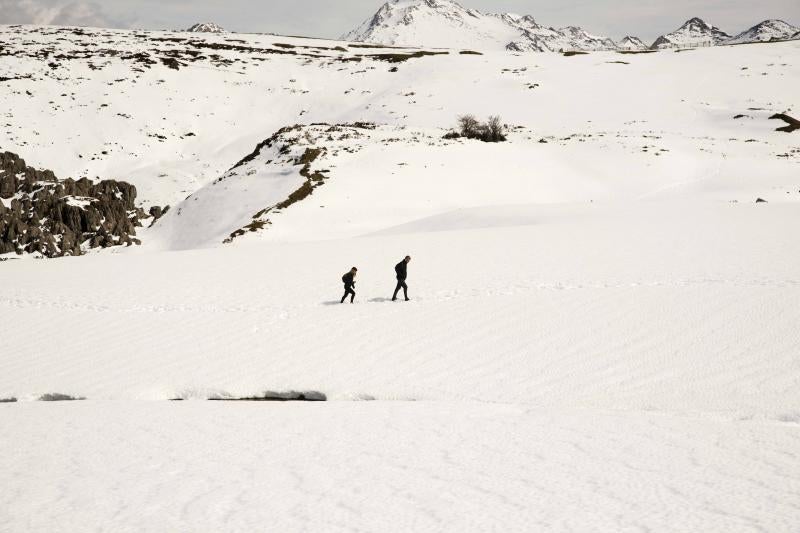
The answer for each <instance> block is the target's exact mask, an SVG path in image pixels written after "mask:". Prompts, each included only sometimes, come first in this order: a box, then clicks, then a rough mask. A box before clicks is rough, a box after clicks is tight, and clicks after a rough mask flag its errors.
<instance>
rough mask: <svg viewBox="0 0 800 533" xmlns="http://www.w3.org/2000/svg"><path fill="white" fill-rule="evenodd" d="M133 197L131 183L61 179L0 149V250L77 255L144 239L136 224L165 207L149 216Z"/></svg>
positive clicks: (52, 255)
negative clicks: (137, 231)
mask: <svg viewBox="0 0 800 533" xmlns="http://www.w3.org/2000/svg"><path fill="white" fill-rule="evenodd" d="M135 200H136V187H134V186H133V185H131V184H129V183H125V182H123V181H115V180H103V181H100V182H93V181H91V180H88V179H86V178H82V179H79V180H77V181H76V180H73V179H65V180H60V179H58V178H57V177H56V176H55V175H54V174H53V173H52V172H51V171H49V170H36V169H34V168H31V167H29V166H27V165H26V164H25V161H24V160H23V159H21V158H20V157H19V156H18V155H16V154H13V153H11V152H4V153H3V152H0V254H7V253H12V252H13V253H16V254H20V255H21V254H24V253H37V252H38V253H40V254H42V255H43V256H45V257H61V256H66V255H72V256H77V255H81V254H83V253H84V250H85V249H86V248H98V247H101V248H107V247H109V246H121V245H126V246H130V245H132V244H140V241H139V240H138V239H136V238H135V236H136V228H137V227H140V226H141V225H142V221H143V220H144V219H147V218H152V217H153V215H155V214H160V212H161V210H160V209H152V210H151V213H153V214H152V215H148V214H147V213H145V212H144V211H143V210H142V209H141V208H139V207H136V205H135Z"/></svg>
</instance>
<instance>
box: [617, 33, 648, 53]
mask: <svg viewBox="0 0 800 533" xmlns="http://www.w3.org/2000/svg"><path fill="white" fill-rule="evenodd" d="M617 47H618V48H619V49H620V50H646V49H647V45H646V44H644V41H642V40H641V39H639V38H638V37H633V36H631V35H626V36H625V37H624V38H623V39H622V40H621V41H620V42H619V43H617Z"/></svg>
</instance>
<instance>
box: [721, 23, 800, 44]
mask: <svg viewBox="0 0 800 533" xmlns="http://www.w3.org/2000/svg"><path fill="white" fill-rule="evenodd" d="M798 33H800V28H796V27H794V26H792V25H791V24H789V23H787V22H784V21H782V20H776V19H772V20H765V21H764V22H761V23H759V24H756V25H755V26H753V27H752V28H750V29H749V30H747V31H743V32H742V33H740V34H739V35H737V36H736V37H734V38H732V39H730V40H729V41H727V43H726V44H728V43H730V44H740V43H757V42H764V41H785V40H787V39H792V38H795V37H797V34H798Z"/></svg>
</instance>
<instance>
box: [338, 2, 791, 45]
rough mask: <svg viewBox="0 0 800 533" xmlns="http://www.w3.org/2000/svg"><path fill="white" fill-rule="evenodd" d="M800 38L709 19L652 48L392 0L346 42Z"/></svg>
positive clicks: (781, 29)
mask: <svg viewBox="0 0 800 533" xmlns="http://www.w3.org/2000/svg"><path fill="white" fill-rule="evenodd" d="M797 38H800V28H797V27H794V26H792V25H790V24H788V23H786V22H784V21H781V20H775V19H772V20H765V21H763V22H761V23H759V24H758V25H756V26H754V27H753V28H750V29H749V30H747V31H745V32H742V33H741V34H739V35H737V36H736V37H731V36H730V35H728V34H727V33H725V32H724V31H722V30H721V29H719V28H717V27H716V26H713V25H712V24H709V23H708V22H706V21H705V20H704V19H702V18H700V17H692V18H690V19H688V20H687V21H686V22H684V23H683V24H682V25H681V26H680V27H679V28H678V29H676V30H675V31H673V32H671V33H668V34H665V35H662V36H661V37H659V38H658V39H656V41H655V42H654V43H653V44H652V45H651V46H649V47H648V46H647V45H646V44H645V43H644V42H642V40H641V39H639V38H638V37H634V36H631V35H629V36H626V37H624V38H623V39H622V40H621V41H619V42H614V41H613V40H612V39H609V38H607V37H600V36H597V35H593V34H592V33H590V32H588V31H586V30H584V29H583V28H580V27H578V26H573V25H566V26H564V27H561V28H553V27H547V26H544V25H541V24H540V23H539V22H537V20H536V19H535V18H534V17H533V16H532V15H520V14H517V13H483V12H481V11H479V10H477V9H471V8H467V7H465V6H463V5H462V4H460V3H459V2H458V1H457V0H389V1H388V2H386V3H385V4H383V5H382V6H381V7H380V8H379V9H378V10H377V12H376V13H375V14H374V15H373V16H372V17H370V18H369V19H367V20H366V21H364V22H363V23H362V24H361V25H360V26H359V27H358V28H356V29H354V30H353V31H351V32H349V33H347V34H345V35H343V36H342V39H343V40H346V41H362V42H371V43H375V44H382V45H395V46H419V47H432V48H462V49H476V50H485V51H491V50H498V51H500V50H507V51H511V52H558V51H595V50H646V49H648V48H651V49H654V50H658V49H662V48H693V47H698V46H716V45H720V44H739V43H750V42H765V41H780V40H789V39H797Z"/></svg>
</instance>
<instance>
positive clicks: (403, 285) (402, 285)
mask: <svg viewBox="0 0 800 533" xmlns="http://www.w3.org/2000/svg"><path fill="white" fill-rule="evenodd" d="M400 289H403V296H405V299H406V300H408V285H406V280H404V279H398V280H397V287H395V288H394V294H393V295H392V300H396V299H397V293H398V292H400Z"/></svg>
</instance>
